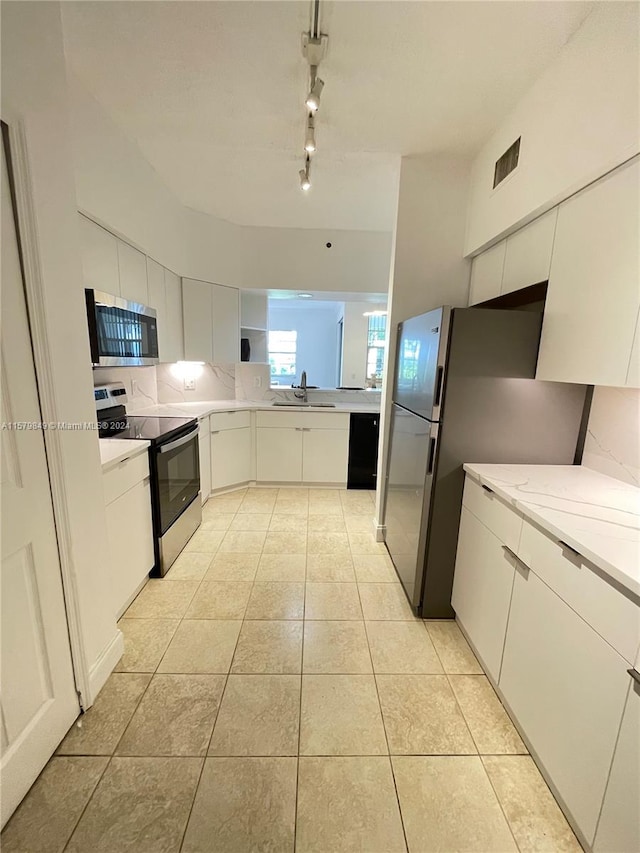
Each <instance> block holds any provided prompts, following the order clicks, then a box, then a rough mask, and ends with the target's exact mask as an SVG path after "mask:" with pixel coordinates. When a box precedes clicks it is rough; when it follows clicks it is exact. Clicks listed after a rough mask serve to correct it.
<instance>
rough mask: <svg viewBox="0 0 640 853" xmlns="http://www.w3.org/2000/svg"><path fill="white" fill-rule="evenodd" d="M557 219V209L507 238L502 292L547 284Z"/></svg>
mask: <svg viewBox="0 0 640 853" xmlns="http://www.w3.org/2000/svg"><path fill="white" fill-rule="evenodd" d="M557 218H558V209H557V208H554V209H553V210H550V211H549V212H548V213H545V214H544V216H540V217H538V219H535V220H534V221H533V222H530V223H529V225H525V227H524V228H521V229H520V230H519V231H516V232H515V234H512V235H511V236H510V237H507V248H506V251H505V256H504V269H503V273H502V287H501V290H500V292H501V293H511V292H512V291H513V290H520V289H521V288H523V287H529V285H531V284H538V282H541V281H547V279H548V278H549V269H550V267H551V251H552V249H553V235H554V233H555V230H556V219H557Z"/></svg>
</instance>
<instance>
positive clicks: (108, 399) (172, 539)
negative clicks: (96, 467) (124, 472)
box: [94, 382, 202, 577]
mask: <svg viewBox="0 0 640 853" xmlns="http://www.w3.org/2000/svg"><path fill="white" fill-rule="evenodd" d="M94 396H95V403H96V413H97V416H98V427H99V434H100V437H101V438H126V439H140V440H145V441H149V442H151V446H150V447H149V470H150V472H151V504H152V515H153V533H154V538H155V566H154V569H153V571H152V573H151V574H152V575H155V576H159V577H163V576H164V575H165V574H166V573H167V572H168V571H169V568H170V567H171V565H172V564H173V563H174V561H175V559H176V557H177V556H178V554H179V553H180V552H181V551H182V549H183V548H184V546H185V545H186V544H187V542H188V541H189V539H190V538H191V537H192V536H193V534H194V533H195V531H196V530H197V529H198V527H199V526H200V523H201V521H202V506H201V501H200V464H199V456H198V432H199V427H198V421H197V419H196V418H173V417H155V416H151V417H149V416H145V415H128V414H127V409H126V403H127V392H126V389H125V387H124V385H123V384H122V383H121V382H110V383H108V384H104V385H96V386H95V387H94Z"/></svg>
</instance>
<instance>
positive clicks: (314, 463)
mask: <svg viewBox="0 0 640 853" xmlns="http://www.w3.org/2000/svg"><path fill="white" fill-rule="evenodd" d="M348 464H349V430H344V429H314V428H313V427H310V428H307V429H306V430H305V431H304V432H303V433H302V481H303V482H304V483H340V484H342V483H346V482H347V468H348Z"/></svg>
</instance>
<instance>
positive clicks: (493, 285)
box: [469, 240, 506, 305]
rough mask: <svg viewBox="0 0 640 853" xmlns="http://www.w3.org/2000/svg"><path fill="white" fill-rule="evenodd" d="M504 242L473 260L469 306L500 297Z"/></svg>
mask: <svg viewBox="0 0 640 853" xmlns="http://www.w3.org/2000/svg"><path fill="white" fill-rule="evenodd" d="M505 249H506V240H502V242H500V243H498V244H497V245H496V246H492V247H491V248H490V249H487V251H486V252H483V253H482V254H481V255H478V256H477V257H475V258H474V259H473V263H472V265H471V287H470V291H469V305H477V304H478V303H479V302H486V301H487V299H494V298H495V297H496V296H500V288H501V286H502V268H503V267H504V256H505Z"/></svg>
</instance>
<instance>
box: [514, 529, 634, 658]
mask: <svg viewBox="0 0 640 853" xmlns="http://www.w3.org/2000/svg"><path fill="white" fill-rule="evenodd" d="M518 556H519V557H520V559H521V560H522V561H523V562H524V563H526V564H527V566H529V568H530V569H532V571H534V572H535V573H536V574H537V575H538V577H540V578H541V579H542V580H543V581H544V582H545V583H546V584H547V585H548V586H550V587H551V589H552V590H553V591H554V592H555V593H557V595H559V596H560V598H561V599H562V600H563V601H565V602H566V603H567V604H568V605H569V607H571V608H572V609H573V610H575V611H576V613H577V614H578V615H579V616H581V617H582V618H583V619H584V621H585V622H586V623H587V624H588V625H591V627H592V628H593V629H594V631H596V632H597V633H598V634H600V636H601V637H602V638H603V639H605V640H606V641H607V642H608V643H609V644H610V645H612V646H613V648H614V649H615V650H616V651H617V652H618V653H619V654H620V655H622V657H623V658H624V659H625V660H627V661H628V662H629V663H630V664H632V663H633V662H634V660H635V657H636V654H637V651H638V643H639V642H640V607H639V606H638V605H637V604H636V603H635V602H633V601H632V600H631V599H629V598H627V597H626V596H625V595H623V594H622V593H621V592H619V591H618V590H617V589H615V587H613V586H611V584H609V583H608V582H607V581H606V580H604V579H603V578H601V577H600V576H599V575H598V574H596V572H595V571H593V570H592V569H591V568H589V566H586V565H584V563H583V562H581V560H580V558H579V557H577V556H576V555H574V554H573V552H571V551H569V550H567V549H563V547H562V545H561V544H560V543H559V542H558V541H557V540H555V539H552V538H551V537H550V536H547V535H546V534H544V533H542V532H541V531H540V530H538V529H537V528H536V527H534V525H533V524H531V523H530V522H528V521H526V520H525V521H524V523H523V525H522V536H521V539H520V547H519V550H518Z"/></svg>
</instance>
